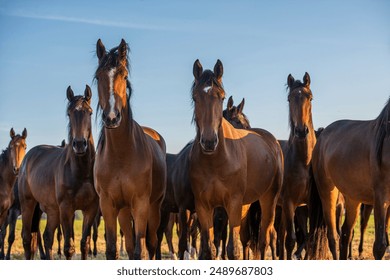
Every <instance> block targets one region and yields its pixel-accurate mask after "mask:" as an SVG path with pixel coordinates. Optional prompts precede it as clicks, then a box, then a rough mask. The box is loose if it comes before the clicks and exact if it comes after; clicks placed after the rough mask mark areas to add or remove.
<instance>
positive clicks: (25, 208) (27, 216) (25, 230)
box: [21, 199, 37, 260]
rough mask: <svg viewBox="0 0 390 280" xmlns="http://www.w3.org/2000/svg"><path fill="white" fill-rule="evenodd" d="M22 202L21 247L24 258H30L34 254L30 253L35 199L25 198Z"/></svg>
mask: <svg viewBox="0 0 390 280" xmlns="http://www.w3.org/2000/svg"><path fill="white" fill-rule="evenodd" d="M23 202H24V203H21V212H22V239H23V249H24V257H25V259H26V260H32V259H33V258H34V254H32V250H31V249H32V248H31V245H32V234H31V227H32V220H33V215H34V209H35V206H36V204H37V203H36V201H34V200H33V199H29V200H25V201H23Z"/></svg>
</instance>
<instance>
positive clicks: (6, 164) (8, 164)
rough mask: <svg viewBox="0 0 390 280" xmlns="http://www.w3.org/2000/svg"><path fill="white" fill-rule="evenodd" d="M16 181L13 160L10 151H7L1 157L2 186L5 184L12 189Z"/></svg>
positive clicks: (0, 178)
mask: <svg viewBox="0 0 390 280" xmlns="http://www.w3.org/2000/svg"><path fill="white" fill-rule="evenodd" d="M15 180H16V175H15V173H14V172H13V166H12V160H11V159H10V151H9V149H7V150H6V151H4V153H3V154H2V155H0V185H2V184H4V185H6V186H7V187H8V188H10V187H11V188H12V186H13V185H14V183H15Z"/></svg>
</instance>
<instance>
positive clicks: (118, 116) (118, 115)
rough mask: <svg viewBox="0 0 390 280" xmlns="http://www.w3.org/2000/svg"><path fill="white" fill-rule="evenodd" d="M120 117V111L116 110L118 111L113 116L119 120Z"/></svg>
mask: <svg viewBox="0 0 390 280" xmlns="http://www.w3.org/2000/svg"><path fill="white" fill-rule="evenodd" d="M120 117H121V113H120V112H119V111H118V112H117V113H116V116H115V118H116V119H118V120H119V119H120Z"/></svg>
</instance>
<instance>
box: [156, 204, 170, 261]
mask: <svg viewBox="0 0 390 280" xmlns="http://www.w3.org/2000/svg"><path fill="white" fill-rule="evenodd" d="M170 214H171V213H170V212H169V211H167V210H165V209H164V207H162V209H161V221H160V225H159V227H158V229H157V248H156V259H157V260H161V243H162V239H163V236H164V232H165V231H166V229H167V226H168V222H169V218H170Z"/></svg>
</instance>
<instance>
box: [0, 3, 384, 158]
mask: <svg viewBox="0 0 390 280" xmlns="http://www.w3.org/2000/svg"><path fill="white" fill-rule="evenodd" d="M389 15H390V1H376V0H367V1H359V0H357V1H338V0H336V1H333V0H330V1H238V0H237V1H230V0H223V1H207V0H196V1H186V0H175V1H157V0H142V1H141V0H132V1H92V0H89V1H79V0H77V1H75V0H66V1H51V0H45V1H27V0H24V1H17V0H16V1H13V0H7V1H4V0H0V97H1V98H0V150H1V149H4V148H5V147H6V145H7V144H8V142H9V130H10V128H11V127H14V129H15V131H16V132H17V133H21V131H22V129H23V128H24V127H26V128H27V130H28V138H27V144H28V147H29V148H31V147H33V146H35V145H39V144H52V145H57V144H60V142H61V140H62V139H64V138H66V137H67V123H68V120H67V117H66V114H65V109H66V104H67V101H66V88H67V87H68V85H71V86H72V88H73V90H74V92H75V94H82V93H83V92H84V89H85V84H88V85H91V88H92V94H93V109H94V110H95V109H96V103H97V90H96V84H94V83H93V73H94V72H95V70H96V67H97V58H96V54H95V46H96V41H97V40H98V39H99V38H101V39H102V41H103V43H104V44H105V46H106V48H107V49H110V48H112V47H114V46H117V45H118V44H119V43H120V40H121V39H122V38H124V39H125V40H126V41H127V42H128V44H129V46H130V48H131V53H130V64H131V75H130V80H131V82H132V85H133V89H134V91H133V96H132V99H131V104H132V109H133V114H134V119H135V120H136V121H137V122H138V123H140V124H141V125H146V126H150V127H153V128H154V129H156V130H157V131H159V132H160V133H161V134H162V135H163V137H164V138H165V140H166V142H167V148H168V152H172V153H176V152H178V151H179V150H180V149H181V148H182V147H183V146H184V145H185V144H186V143H187V142H188V141H189V140H191V139H193V138H194V136H195V126H194V125H193V124H191V118H192V110H193V109H192V105H191V98H190V88H191V84H192V81H193V75H192V66H193V63H194V61H195V60H196V59H200V61H201V63H202V64H203V68H204V69H208V68H209V69H213V67H214V64H215V62H216V60H217V59H220V60H221V61H222V63H223V65H224V76H223V82H224V87H225V91H226V94H227V97H228V96H230V95H233V98H234V100H235V102H236V103H238V102H240V101H241V99H242V98H243V97H245V99H246V103H245V108H244V112H245V113H246V114H247V116H248V118H249V119H250V121H251V125H252V126H253V127H261V128H264V129H267V130H269V131H270V132H271V133H273V134H274V135H275V136H276V137H277V138H279V139H283V138H284V139H285V138H287V136H288V134H289V127H288V103H287V92H286V81H287V76H288V74H289V73H291V74H292V75H293V76H294V77H295V78H296V79H302V77H303V75H304V73H305V71H307V72H308V73H309V74H310V76H311V88H312V91H313V95H314V100H313V120H314V125H315V127H319V126H327V125H328V124H330V123H332V122H333V121H336V120H339V119H345V118H348V119H362V120H366V119H373V118H376V116H377V115H378V114H379V113H380V111H381V110H382V108H383V106H384V104H385V103H386V102H387V100H388V98H389V96H390V16H389ZM226 100H227V98H226ZM224 105H226V101H225V103H224ZM93 116H94V118H95V114H94V115H93ZM93 126H94V135H95V143H97V139H96V138H97V135H98V131H99V122H98V121H97V122H95V121H94V122H93Z"/></svg>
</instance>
